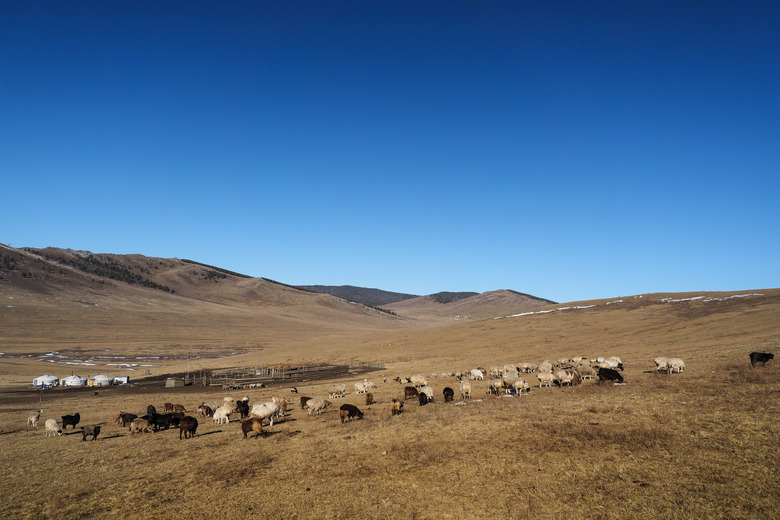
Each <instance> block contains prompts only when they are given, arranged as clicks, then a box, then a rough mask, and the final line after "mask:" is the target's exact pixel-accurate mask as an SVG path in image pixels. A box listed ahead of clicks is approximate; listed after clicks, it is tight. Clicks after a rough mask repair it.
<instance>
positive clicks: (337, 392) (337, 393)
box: [328, 383, 347, 399]
mask: <svg viewBox="0 0 780 520" xmlns="http://www.w3.org/2000/svg"><path fill="white" fill-rule="evenodd" d="M346 393H347V385H346V384H345V383H342V384H340V385H331V386H329V387H328V398H329V399H336V398H337V397H344V396H345V395H346Z"/></svg>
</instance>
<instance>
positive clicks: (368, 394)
mask: <svg viewBox="0 0 780 520" xmlns="http://www.w3.org/2000/svg"><path fill="white" fill-rule="evenodd" d="M371 404H374V394H372V393H371V392H366V406H368V405H371Z"/></svg>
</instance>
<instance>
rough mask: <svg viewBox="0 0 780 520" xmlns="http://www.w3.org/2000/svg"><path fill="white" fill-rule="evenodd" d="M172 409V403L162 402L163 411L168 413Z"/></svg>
mask: <svg viewBox="0 0 780 520" xmlns="http://www.w3.org/2000/svg"><path fill="white" fill-rule="evenodd" d="M172 411H173V403H163V413H169V412H172Z"/></svg>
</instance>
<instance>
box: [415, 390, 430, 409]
mask: <svg viewBox="0 0 780 520" xmlns="http://www.w3.org/2000/svg"><path fill="white" fill-rule="evenodd" d="M417 399H418V400H419V401H420V406H423V405H425V404H428V395H427V394H423V393H422V392H421V393H420V394H418V395H417Z"/></svg>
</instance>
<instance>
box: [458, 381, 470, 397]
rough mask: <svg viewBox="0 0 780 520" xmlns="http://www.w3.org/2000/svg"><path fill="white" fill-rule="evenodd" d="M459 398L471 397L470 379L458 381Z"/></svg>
mask: <svg viewBox="0 0 780 520" xmlns="http://www.w3.org/2000/svg"><path fill="white" fill-rule="evenodd" d="M460 398H461V399H471V381H467V380H466V379H462V380H461V381H460Z"/></svg>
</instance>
